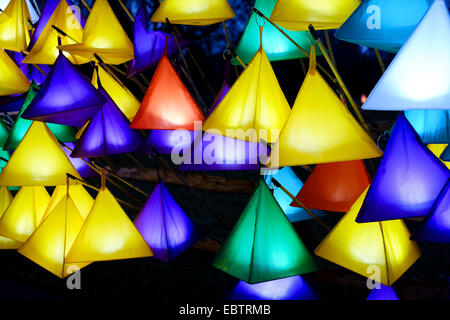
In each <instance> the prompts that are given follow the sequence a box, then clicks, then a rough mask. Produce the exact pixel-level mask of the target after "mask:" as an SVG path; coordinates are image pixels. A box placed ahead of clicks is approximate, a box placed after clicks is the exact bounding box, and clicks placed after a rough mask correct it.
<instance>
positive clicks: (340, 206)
mask: <svg viewBox="0 0 450 320" xmlns="http://www.w3.org/2000/svg"><path fill="white" fill-rule="evenodd" d="M369 184H370V176H369V173H368V172H367V169H366V166H365V165H364V161H362V160H354V161H346V162H334V163H323V164H318V165H317V166H316V167H315V168H314V171H313V172H312V174H311V175H310V176H309V177H308V179H307V180H306V182H305V185H304V186H303V188H302V189H301V190H300V192H299V193H298V194H297V199H298V200H300V202H302V203H303V204H304V205H305V206H306V207H308V208H310V209H320V210H327V211H337V212H347V211H348V210H350V208H351V207H352V205H353V204H354V203H355V201H356V200H357V199H358V198H359V196H360V195H361V193H362V192H363V191H364V190H366V188H367V187H368V186H369ZM291 206H294V207H298V206H299V205H298V204H297V203H296V202H295V201H292V203H291Z"/></svg>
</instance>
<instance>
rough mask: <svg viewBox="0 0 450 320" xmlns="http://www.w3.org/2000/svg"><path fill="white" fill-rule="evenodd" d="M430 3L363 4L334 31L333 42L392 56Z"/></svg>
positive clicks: (420, 0)
mask: <svg viewBox="0 0 450 320" xmlns="http://www.w3.org/2000/svg"><path fill="white" fill-rule="evenodd" d="M432 2H433V0H396V1H389V0H368V1H363V2H362V3H361V4H360V5H359V7H358V8H357V9H356V10H355V11H354V12H353V14H352V15H351V16H350V18H348V19H347V21H345V23H344V24H343V25H342V26H341V27H340V28H339V30H337V31H336V33H335V34H334V36H335V37H336V38H337V39H340V40H343V41H348V42H352V43H356V44H359V45H362V46H366V47H369V48H376V49H380V50H383V51H388V52H392V53H396V52H397V51H398V50H399V49H400V47H401V46H402V45H403V43H404V42H405V41H406V40H407V39H408V37H409V36H410V35H411V33H412V32H413V31H414V29H415V28H416V27H417V25H418V24H419V22H420V20H421V19H422V17H423V16H424V14H425V13H426V12H427V10H428V8H429V7H430V5H431V3H432Z"/></svg>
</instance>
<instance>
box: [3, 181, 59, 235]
mask: <svg viewBox="0 0 450 320" xmlns="http://www.w3.org/2000/svg"><path fill="white" fill-rule="evenodd" d="M49 200H50V196H49V194H48V193H47V191H46V190H45V187H43V186H38V187H22V188H21V189H20V190H19V192H17V194H16V196H15V197H14V199H13V200H12V202H11V204H10V205H9V207H8V209H6V211H5V212H4V213H3V216H2V218H1V219H0V235H1V236H3V237H7V238H10V239H13V240H16V241H19V242H24V241H25V240H27V239H28V237H29V236H30V235H31V234H32V233H33V232H34V230H36V228H37V227H38V226H39V224H40V223H41V221H42V218H43V216H44V212H45V209H46V208H47V205H48V202H49Z"/></svg>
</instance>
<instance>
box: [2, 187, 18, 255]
mask: <svg viewBox="0 0 450 320" xmlns="http://www.w3.org/2000/svg"><path fill="white" fill-rule="evenodd" d="M12 199H13V197H12V195H11V192H9V190H8V188H7V187H1V188H0V218H1V217H2V216H3V213H4V212H5V211H6V209H7V208H8V206H9V205H10V203H11V201H12ZM21 245H22V243H21V242H19V241H16V240H13V239H9V238H5V237H2V236H0V250H5V249H17V248H19V247H20V246H21Z"/></svg>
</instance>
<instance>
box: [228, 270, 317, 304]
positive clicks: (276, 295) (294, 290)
mask: <svg viewBox="0 0 450 320" xmlns="http://www.w3.org/2000/svg"><path fill="white" fill-rule="evenodd" d="M229 299H230V300H317V297H316V295H315V294H314V292H313V291H312V290H311V288H310V287H309V286H308V284H307V283H306V281H305V280H304V279H303V278H302V277H301V276H293V277H289V278H284V279H278V280H272V281H267V282H261V283H255V284H248V283H246V282H244V281H239V283H238V284H237V285H236V287H235V288H234V290H233V292H232V293H231V294H230V296H229Z"/></svg>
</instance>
